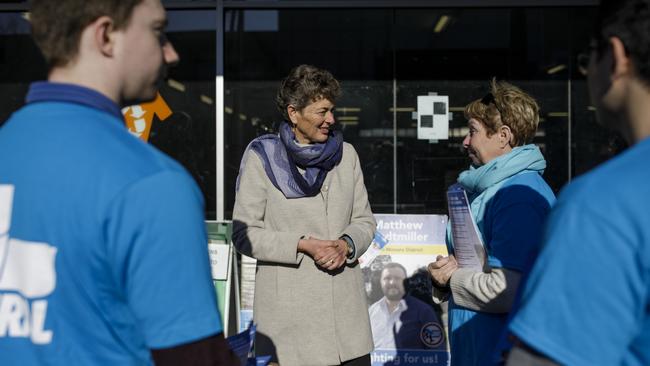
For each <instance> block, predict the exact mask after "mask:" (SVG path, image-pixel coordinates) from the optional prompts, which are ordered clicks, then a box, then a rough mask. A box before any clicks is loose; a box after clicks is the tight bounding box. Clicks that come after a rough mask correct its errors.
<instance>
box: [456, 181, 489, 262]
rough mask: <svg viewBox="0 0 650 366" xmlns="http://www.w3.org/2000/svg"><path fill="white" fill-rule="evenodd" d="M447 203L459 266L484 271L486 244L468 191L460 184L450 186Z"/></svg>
mask: <svg viewBox="0 0 650 366" xmlns="http://www.w3.org/2000/svg"><path fill="white" fill-rule="evenodd" d="M447 204H448V206H449V221H450V223H451V235H452V238H453V243H454V254H455V256H456V261H457V262H458V266H459V267H460V268H472V269H475V270H476V271H483V266H484V265H485V257H486V255H485V246H484V245H483V240H482V239H481V234H480V233H479V231H478V228H477V227H476V222H474V217H473V216H472V212H471V211H470V208H469V201H468V200H467V193H465V190H464V189H463V188H462V187H461V186H460V185H459V184H454V185H452V186H451V187H449V190H448V191H447Z"/></svg>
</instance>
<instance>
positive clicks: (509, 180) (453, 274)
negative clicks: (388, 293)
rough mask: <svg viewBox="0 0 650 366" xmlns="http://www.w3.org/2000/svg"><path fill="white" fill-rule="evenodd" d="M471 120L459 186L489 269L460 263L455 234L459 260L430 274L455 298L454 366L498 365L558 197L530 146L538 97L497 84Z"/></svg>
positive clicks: (443, 294)
mask: <svg viewBox="0 0 650 366" xmlns="http://www.w3.org/2000/svg"><path fill="white" fill-rule="evenodd" d="M465 118H466V119H467V120H468V127H469V133H468V135H467V136H466V137H465V139H464V140H463V146H464V147H465V149H466V151H467V153H468V155H469V158H470V159H471V161H472V165H471V166H470V168H469V169H468V170H466V171H464V172H462V173H461V174H460V176H459V177H458V183H459V184H460V186H461V187H462V188H463V189H464V190H465V191H466V193H467V196H468V199H469V202H470V210H471V214H472V216H473V218H474V221H475V222H476V225H477V227H478V230H479V232H480V234H481V237H482V240H483V243H484V246H485V251H486V254H487V256H486V262H485V263H484V266H483V270H482V271H481V270H476V269H470V268H462V267H461V266H460V265H458V263H457V262H456V258H455V257H454V255H453V253H454V248H453V237H452V235H451V232H450V230H448V235H447V236H448V238H449V240H448V245H449V252H450V253H452V254H451V255H450V256H449V257H444V258H443V257H438V258H437V260H436V261H435V262H433V263H431V264H430V265H429V271H430V273H431V276H432V278H433V283H434V285H435V287H436V289H435V291H434V292H435V294H434V295H435V297H436V298H438V299H439V300H443V299H446V298H448V299H449V332H450V346H451V364H452V365H453V366H459V365H462V366H465V365H472V366H475V365H492V364H495V363H496V360H495V357H494V355H495V352H496V351H497V347H499V348H501V346H500V345H498V343H499V341H500V339H501V336H502V334H503V332H504V331H505V327H506V323H507V319H508V314H509V312H510V310H511V309H512V306H513V303H514V301H515V295H516V293H517V289H518V287H519V284H520V282H521V281H522V278H525V276H526V273H527V271H528V269H529V268H530V265H531V263H532V261H533V260H534V258H535V256H536V255H537V252H538V245H539V243H540V241H541V233H542V226H543V224H544V221H545V218H546V215H547V213H548V211H549V209H550V206H551V205H552V204H553V202H554V201H555V196H554V194H553V191H552V190H551V188H550V187H549V186H548V184H546V182H545V181H544V179H543V178H542V173H543V172H544V169H545V168H546V161H545V160H544V157H543V156H542V154H541V152H540V150H539V148H538V147H537V146H535V145H534V144H532V143H531V142H532V140H533V138H534V137H535V132H536V131H537V125H538V123H539V107H538V105H537V103H536V102H535V100H534V99H533V98H532V97H531V96H529V95H528V94H526V93H525V92H523V91H522V90H521V89H519V88H517V87H515V86H513V85H511V84H508V83H505V82H496V81H495V80H493V81H492V83H491V91H490V93H488V94H487V95H486V96H485V97H483V98H482V99H478V100H475V101H473V102H471V103H470V104H469V105H467V107H466V108H465ZM449 295H450V296H449Z"/></svg>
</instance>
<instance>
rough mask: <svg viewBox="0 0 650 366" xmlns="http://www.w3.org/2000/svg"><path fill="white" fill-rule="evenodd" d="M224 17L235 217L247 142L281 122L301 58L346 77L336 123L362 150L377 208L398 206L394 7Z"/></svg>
mask: <svg viewBox="0 0 650 366" xmlns="http://www.w3.org/2000/svg"><path fill="white" fill-rule="evenodd" d="M224 18H225V24H224V27H225V30H226V33H225V38H226V39H225V55H226V60H225V64H226V68H225V79H226V82H225V89H226V90H225V95H224V97H225V135H226V139H225V140H226V151H225V161H226V172H225V181H226V186H225V196H226V204H225V207H226V209H225V211H226V213H225V216H226V217H232V207H233V205H234V197H235V196H234V194H235V180H236V178H237V174H238V172H239V162H240V160H241V156H242V154H243V151H244V149H245V148H246V146H247V145H248V143H249V142H250V141H251V140H252V139H253V138H255V137H257V136H259V135H260V134H263V133H270V132H275V131H276V130H277V127H278V125H279V123H280V122H281V116H280V113H279V112H278V111H277V110H276V107H275V105H274V99H275V93H276V91H277V88H278V86H279V81H280V80H281V79H282V78H283V77H285V76H286V75H287V74H288V73H289V70H290V69H291V68H293V67H295V66H297V65H299V64H303V63H306V64H312V65H315V66H318V67H321V68H324V69H327V70H329V71H330V72H332V74H334V76H335V77H336V78H337V79H338V80H339V81H340V82H341V83H342V87H343V94H342V96H341V98H340V99H339V100H338V101H337V105H336V111H335V112H334V114H335V117H336V118H337V120H338V125H339V127H340V128H341V129H342V130H343V133H344V139H345V140H346V141H347V142H350V143H352V144H353V145H354V146H355V148H356V150H357V152H358V153H359V158H360V160H361V164H362V168H363V170H364V177H365V179H366V187H367V189H368V193H369V195H370V202H371V204H372V206H373V210H374V211H375V212H392V211H393V206H392V202H393V201H392V200H393V183H392V179H393V172H394V171H393V169H394V168H393V159H392V144H393V118H392V113H391V111H390V110H389V109H390V107H391V105H392V103H393V102H392V100H393V94H392V76H391V75H392V53H391V36H392V11H391V10H388V9H386V10H376V9H365V10H357V9H348V10H327V9H304V10H295V9H287V10H254V11H253V10H228V11H226V13H225V17H224ZM334 19H335V20H336V21H335V22H333V20H334Z"/></svg>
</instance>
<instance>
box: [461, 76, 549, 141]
mask: <svg viewBox="0 0 650 366" xmlns="http://www.w3.org/2000/svg"><path fill="white" fill-rule="evenodd" d="M490 89H491V91H490V93H488V95H486V96H485V97H483V98H482V99H477V100H475V101H473V102H471V103H469V104H468V105H467V106H466V107H465V118H466V119H468V120H469V119H472V118H474V119H477V120H479V121H481V123H483V125H484V126H485V128H486V130H487V133H488V136H491V135H493V134H494V133H496V132H497V129H498V128H499V127H501V126H504V125H505V126H508V127H510V130H511V131H512V135H513V137H514V141H513V142H512V144H513V146H521V145H525V144H528V143H531V142H532V141H533V138H534V137H535V132H536V131H537V125H538V124H539V106H538V105H537V102H536V101H535V99H533V97H531V96H530V95H528V94H526V93H525V92H524V91H522V90H521V89H519V88H517V87H516V86H514V85H512V84H509V83H506V82H504V81H499V82H497V81H496V79H492V82H491V83H490Z"/></svg>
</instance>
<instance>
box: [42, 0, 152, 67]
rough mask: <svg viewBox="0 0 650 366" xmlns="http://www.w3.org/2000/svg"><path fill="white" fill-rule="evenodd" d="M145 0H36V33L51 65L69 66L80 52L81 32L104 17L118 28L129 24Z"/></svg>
mask: <svg viewBox="0 0 650 366" xmlns="http://www.w3.org/2000/svg"><path fill="white" fill-rule="evenodd" d="M142 1H143V0H32V1H31V6H30V21H31V24H32V36H33V37H34V40H35V41H36V44H37V45H38V47H39V48H40V49H41V52H42V53H43V56H44V57H45V61H46V62H47V64H48V66H49V67H50V68H51V67H55V66H65V65H67V64H68V63H69V62H70V61H72V60H73V59H74V58H75V57H76V56H77V53H78V52H79V42H80V40H81V33H82V32H83V30H84V29H85V28H86V27H87V26H88V25H89V24H91V23H92V22H94V21H95V20H97V18H99V17H101V16H104V15H105V16H108V17H110V18H111V19H113V22H114V24H115V29H123V28H125V27H127V26H128V25H129V21H130V20H131V13H132V12H133V8H135V7H136V6H137V5H138V4H140V3H141V2H142Z"/></svg>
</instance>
